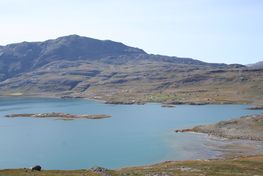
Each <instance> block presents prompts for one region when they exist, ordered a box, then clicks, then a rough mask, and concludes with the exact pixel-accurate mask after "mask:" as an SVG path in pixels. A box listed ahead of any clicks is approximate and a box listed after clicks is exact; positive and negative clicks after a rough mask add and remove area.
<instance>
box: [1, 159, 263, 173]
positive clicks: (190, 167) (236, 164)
mask: <svg viewBox="0 0 263 176" xmlns="http://www.w3.org/2000/svg"><path fill="white" fill-rule="evenodd" d="M85 175H86V176H97V175H103V176H121V175H122V176H124V175H131V176H133V175H137V176H145V175H147V176H172V175H176V176H200V175H203V176H205V175H213V176H256V175H257V176H261V175H263V156H251V157H243V158H235V159H222V160H200V161H177V162H173V161H171V162H170V161H169V162H164V163H160V164H156V165H152V166H145V167H132V168H124V169H120V170H108V171H105V172H101V173H99V172H97V173H96V172H92V171H90V170H76V171H41V172H37V171H35V172H32V171H30V170H27V169H13V170H1V171H0V176H85Z"/></svg>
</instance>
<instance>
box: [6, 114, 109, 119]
mask: <svg viewBox="0 0 263 176" xmlns="http://www.w3.org/2000/svg"><path fill="white" fill-rule="evenodd" d="M6 117H10V118H16V117H31V118H58V119H69V120H72V119H104V118H110V117H111V116H110V115H106V114H83V115H75V114H66V113H61V112H51V113H35V114H33V113H32V114H9V115H6Z"/></svg>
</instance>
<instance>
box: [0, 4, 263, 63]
mask: <svg viewBox="0 0 263 176" xmlns="http://www.w3.org/2000/svg"><path fill="white" fill-rule="evenodd" d="M0 22H1V23H0V24H1V27H0V45H6V44H10V43H17V42H22V41H44V40H47V39H54V38H57V37H61V36H65V35H70V34H77V35H81V36H87V37H91V38H97V39H101V40H106V39H109V40H113V41H118V42H122V43H124V44H126V45H129V46H134V47H138V48H141V49H143V50H145V51H146V52H148V53H152V54H161V55H169V56H178V57H191V58H194V59H199V60H202V61H206V62H216V63H240V64H249V63H255V62H258V61H262V60H263V49H262V46H263V1H262V0H86V1H85V0H0Z"/></svg>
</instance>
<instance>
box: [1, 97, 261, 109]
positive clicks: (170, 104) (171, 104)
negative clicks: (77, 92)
mask: <svg viewBox="0 0 263 176" xmlns="http://www.w3.org/2000/svg"><path fill="white" fill-rule="evenodd" d="M1 97H3V98H5V97H6V98H8V97H14V98H43V99H44V98H47V99H65V100H70V99H73V100H77V99H79V100H91V101H95V102H99V103H103V104H112V105H144V104H148V103H157V104H160V105H161V106H162V107H164V108H167V107H174V108H176V106H177V105H197V106H202V105H221V104H222V105H234V104H236V105H250V106H251V107H248V108H247V109H248V110H261V109H263V107H262V105H261V103H255V102H253V101H252V102H244V101H231V102H230V101H218V102H200V101H174V102H167V101H117V100H116V101H108V100H104V99H97V98H89V97H74V96H67V97H63V96H58V95H39V94H37V95H28V94H22V95H0V98H1ZM259 107H260V108H259Z"/></svg>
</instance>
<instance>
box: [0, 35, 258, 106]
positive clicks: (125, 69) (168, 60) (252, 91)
mask: <svg viewBox="0 0 263 176" xmlns="http://www.w3.org/2000/svg"><path fill="white" fill-rule="evenodd" d="M249 67H250V68H252V67H251V66H249ZM257 68H258V67H257ZM262 73H263V72H262V71H261V70H253V69H252V70H251V69H248V67H246V66H244V65H239V64H233V65H227V64H216V63H206V62H202V61H199V60H194V59H191V58H179V57H169V56H162V55H152V54H147V53H146V52H145V51H143V50H142V49H139V48H134V47H129V46H126V45H124V44H122V43H118V42H114V41H110V40H97V39H92V38H88V37H81V36H78V35H70V36H65V37H60V38H57V39H55V40H47V41H44V42H22V43H17V44H10V45H6V46H0V94H1V95H32V96H58V97H64V98H66V97H84V98H95V99H101V100H106V101H107V102H112V103H136V102H137V103H142V102H149V101H150V102H166V103H218V102H223V103H227V102H228V103H229V102H249V101H251V100H252V99H253V101H254V100H255V99H258V98H260V97H258V96H257V98H256V95H257V94H258V93H259V92H260V91H262V90H261V89H260V90H258V89H259V87H260V86H262V77H261V76H262ZM255 81H256V83H255ZM236 86H238V88H237V87H236ZM258 86H259V87H258ZM244 92H245V93H244ZM260 93H261V92H260ZM262 94H263V93H262ZM260 100H261V99H260Z"/></svg>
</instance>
